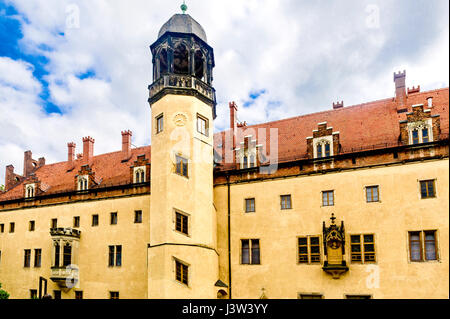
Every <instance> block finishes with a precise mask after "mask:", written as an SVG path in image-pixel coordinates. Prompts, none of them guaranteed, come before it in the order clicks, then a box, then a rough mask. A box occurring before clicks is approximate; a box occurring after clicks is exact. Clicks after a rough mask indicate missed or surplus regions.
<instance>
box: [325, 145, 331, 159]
mask: <svg viewBox="0 0 450 319" xmlns="http://www.w3.org/2000/svg"><path fill="white" fill-rule="evenodd" d="M328 156H330V144H329V143H326V144H325V157H328Z"/></svg>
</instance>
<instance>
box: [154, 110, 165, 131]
mask: <svg viewBox="0 0 450 319" xmlns="http://www.w3.org/2000/svg"><path fill="white" fill-rule="evenodd" d="M163 129H164V117H163V115H162V114H161V115H159V116H158V117H157V118H156V134H158V133H161V132H162V131H163Z"/></svg>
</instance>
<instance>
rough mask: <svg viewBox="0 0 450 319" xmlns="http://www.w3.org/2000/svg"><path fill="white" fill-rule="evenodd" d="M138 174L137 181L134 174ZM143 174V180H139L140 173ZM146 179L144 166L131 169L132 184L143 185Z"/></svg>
mask: <svg viewBox="0 0 450 319" xmlns="http://www.w3.org/2000/svg"><path fill="white" fill-rule="evenodd" d="M137 172H139V180H138V179H137V178H136V173H137ZM142 172H144V180H143V181H142V180H141V177H140V176H141V173H142ZM146 179H147V167H146V166H138V167H135V168H133V183H134V184H136V183H145V182H146Z"/></svg>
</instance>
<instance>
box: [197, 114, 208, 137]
mask: <svg viewBox="0 0 450 319" xmlns="http://www.w3.org/2000/svg"><path fill="white" fill-rule="evenodd" d="M197 132H199V133H201V134H203V135H205V136H208V120H207V119H205V118H204V117H202V116H200V115H197Z"/></svg>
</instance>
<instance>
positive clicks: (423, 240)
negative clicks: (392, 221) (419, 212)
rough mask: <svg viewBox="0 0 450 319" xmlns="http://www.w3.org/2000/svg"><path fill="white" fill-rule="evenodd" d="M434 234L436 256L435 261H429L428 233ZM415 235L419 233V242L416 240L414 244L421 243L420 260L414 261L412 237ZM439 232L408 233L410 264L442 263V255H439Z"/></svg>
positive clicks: (420, 231)
mask: <svg viewBox="0 0 450 319" xmlns="http://www.w3.org/2000/svg"><path fill="white" fill-rule="evenodd" d="M429 232H433V235H434V256H435V259H427V247H426V243H427V240H426V233H429ZM413 233H419V240H415V241H414V242H419V253H420V259H419V260H412V253H411V252H412V250H411V244H412V242H411V235H412V234H413ZM438 234H439V233H438V230H437V229H428V230H413V231H408V232H407V243H408V262H409V263H422V262H440V253H439V240H438Z"/></svg>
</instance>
